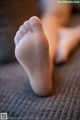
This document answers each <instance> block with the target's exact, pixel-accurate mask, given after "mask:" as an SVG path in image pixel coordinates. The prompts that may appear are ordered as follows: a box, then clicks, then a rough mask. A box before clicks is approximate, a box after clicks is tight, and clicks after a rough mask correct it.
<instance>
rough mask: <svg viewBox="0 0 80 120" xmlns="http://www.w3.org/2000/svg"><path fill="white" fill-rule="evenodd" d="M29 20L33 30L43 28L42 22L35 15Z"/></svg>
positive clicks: (36, 30)
mask: <svg viewBox="0 0 80 120" xmlns="http://www.w3.org/2000/svg"><path fill="white" fill-rule="evenodd" d="M29 22H30V27H31V29H32V31H33V32H38V31H41V30H42V24H41V21H40V19H39V18H38V17H35V16H34V17H31V18H30V20H29Z"/></svg>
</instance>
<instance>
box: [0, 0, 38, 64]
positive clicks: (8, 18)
mask: <svg viewBox="0 0 80 120" xmlns="http://www.w3.org/2000/svg"><path fill="white" fill-rule="evenodd" d="M33 15H36V1H35V0H29V1H27V0H23V1H22V0H1V1H0V63H2V62H9V61H12V60H14V59H15V57H14V36H15V34H16V31H17V30H18V28H19V26H20V25H21V24H22V23H23V22H24V21H25V20H27V19H28V18H29V17H31V16H33Z"/></svg>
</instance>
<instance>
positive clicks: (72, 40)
mask: <svg viewBox="0 0 80 120" xmlns="http://www.w3.org/2000/svg"><path fill="white" fill-rule="evenodd" d="M79 41H80V27H75V28H61V29H60V31H59V43H58V46H57V53H56V59H55V62H56V63H57V64H59V63H62V62H66V61H67V59H68V57H69V54H70V53H71V52H72V50H73V49H74V48H75V47H77V45H78V44H79Z"/></svg>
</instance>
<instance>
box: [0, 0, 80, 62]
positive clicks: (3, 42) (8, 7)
mask: <svg viewBox="0 0 80 120" xmlns="http://www.w3.org/2000/svg"><path fill="white" fill-rule="evenodd" d="M39 1H40V0H0V64H2V63H7V62H11V61H14V60H15V55H14V47H15V46H14V36H15V34H16V31H17V30H18V28H19V26H20V25H21V24H22V23H23V22H24V21H25V20H27V19H29V18H30V17H31V16H35V15H37V16H38V15H39V14H40V13H41V11H40V10H39V9H38V8H39V4H40V3H39ZM37 3H38V4H37ZM72 14H73V16H76V17H74V19H73V21H74V24H78V21H80V19H78V18H80V4H73V10H72ZM75 20H77V22H75Z"/></svg>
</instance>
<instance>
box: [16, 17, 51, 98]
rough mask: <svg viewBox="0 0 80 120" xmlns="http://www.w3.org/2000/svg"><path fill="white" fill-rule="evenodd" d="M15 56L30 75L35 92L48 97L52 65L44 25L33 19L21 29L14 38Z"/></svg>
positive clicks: (26, 22) (37, 19)
mask: <svg viewBox="0 0 80 120" xmlns="http://www.w3.org/2000/svg"><path fill="white" fill-rule="evenodd" d="M14 42H15V56H16V58H17V60H18V61H19V63H20V64H21V65H22V67H23V68H24V69H25V71H26V72H27V74H28V77H29V80H30V84H31V87H32V89H33V91H34V92H35V93H36V94H37V95H39V96H48V95H50V93H51V90H52V63H51V60H50V55H49V45H48V40H47V38H46V35H45V34H44V31H43V27H42V23H41V21H40V20H39V18H37V17H35V16H34V17H31V18H30V19H29V20H28V21H25V22H24V23H23V25H22V26H21V27H20V28H19V30H18V32H17V33H16V35H15V38H14Z"/></svg>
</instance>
